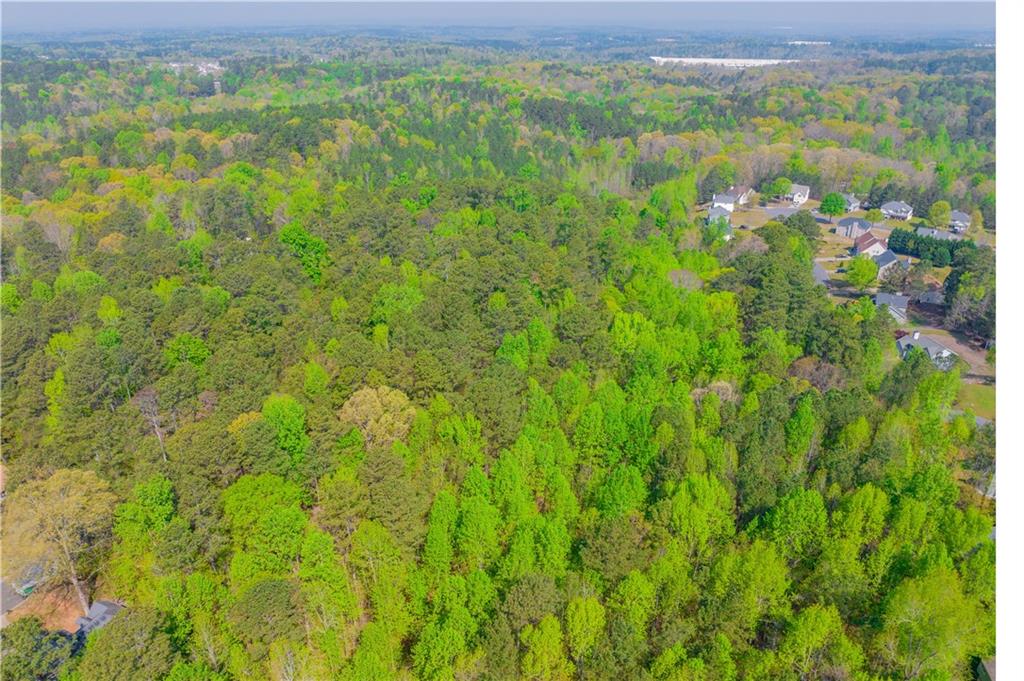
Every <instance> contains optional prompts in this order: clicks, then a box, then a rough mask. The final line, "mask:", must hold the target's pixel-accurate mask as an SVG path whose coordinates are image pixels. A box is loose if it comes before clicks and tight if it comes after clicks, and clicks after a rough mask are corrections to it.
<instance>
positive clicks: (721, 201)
mask: <svg viewBox="0 0 1024 681" xmlns="http://www.w3.org/2000/svg"><path fill="white" fill-rule="evenodd" d="M711 207H712V208H724V209H726V210H727V211H729V212H730V213H731V212H733V211H734V210H736V195H735V194H730V193H728V192H726V193H723V194H714V195H713V196H712V197H711Z"/></svg>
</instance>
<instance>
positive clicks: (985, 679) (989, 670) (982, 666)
mask: <svg viewBox="0 0 1024 681" xmlns="http://www.w3.org/2000/svg"><path fill="white" fill-rule="evenodd" d="M994 531H995V530H993V532H994ZM975 672H976V673H977V674H978V681H996V658H994V657H993V658H989V659H987V660H981V661H979V662H978V668H977V669H975Z"/></svg>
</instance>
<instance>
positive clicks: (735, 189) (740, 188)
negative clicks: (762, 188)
mask: <svg viewBox="0 0 1024 681" xmlns="http://www.w3.org/2000/svg"><path fill="white" fill-rule="evenodd" d="M727 193H728V194H732V195H733V196H734V197H736V205H737V206H745V205H747V204H748V203H750V201H751V199H753V198H754V190H753V189H751V188H750V187H748V186H746V185H742V184H737V185H733V186H731V187H729V191H728V192H727Z"/></svg>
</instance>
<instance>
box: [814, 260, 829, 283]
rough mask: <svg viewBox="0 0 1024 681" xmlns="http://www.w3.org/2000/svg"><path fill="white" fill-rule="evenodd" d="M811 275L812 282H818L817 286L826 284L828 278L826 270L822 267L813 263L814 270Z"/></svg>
mask: <svg viewBox="0 0 1024 681" xmlns="http://www.w3.org/2000/svg"><path fill="white" fill-rule="evenodd" d="M812 273H813V274H814V281H816V282H818V283H819V284H826V285H827V284H828V280H829V278H830V276H829V273H828V270H826V269H825V268H824V267H822V266H821V265H820V264H819V263H814V269H813V271H812Z"/></svg>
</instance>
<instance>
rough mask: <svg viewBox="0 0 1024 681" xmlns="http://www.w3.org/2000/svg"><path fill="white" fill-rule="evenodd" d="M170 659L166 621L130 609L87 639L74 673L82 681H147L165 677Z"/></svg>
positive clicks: (172, 655)
mask: <svg viewBox="0 0 1024 681" xmlns="http://www.w3.org/2000/svg"><path fill="white" fill-rule="evenodd" d="M174 659H175V653H174V649H173V647H172V645H171V637H170V635H169V634H168V622H167V619H166V618H165V617H164V616H163V615H162V614H160V613H159V612H157V611H156V610H153V609H150V608H132V609H129V610H125V611H124V612H121V613H119V614H118V615H117V616H116V617H114V619H113V620H112V621H111V622H110V624H108V625H106V626H105V627H103V628H102V629H97V630H96V631H95V632H94V633H93V634H92V635H90V636H89V640H88V642H87V643H86V646H85V652H84V653H83V654H82V661H81V664H79V666H78V670H77V672H78V676H79V678H81V679H82V681H105V680H108V679H109V680H111V681H148V680H149V679H159V678H162V677H163V676H164V675H165V674H167V673H168V672H169V671H170V670H171V667H172V665H173V664H174Z"/></svg>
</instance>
